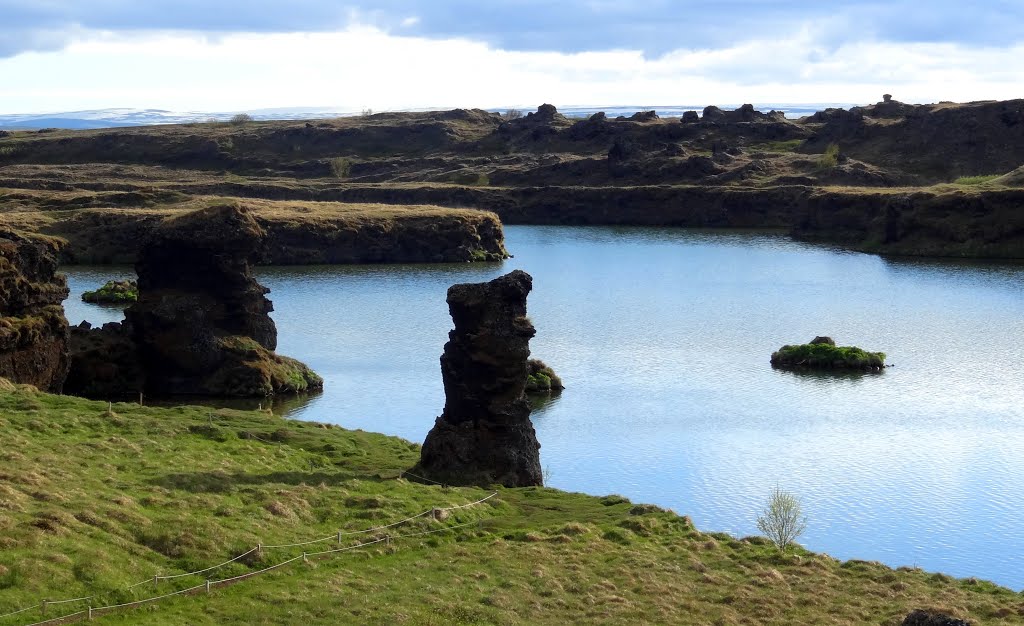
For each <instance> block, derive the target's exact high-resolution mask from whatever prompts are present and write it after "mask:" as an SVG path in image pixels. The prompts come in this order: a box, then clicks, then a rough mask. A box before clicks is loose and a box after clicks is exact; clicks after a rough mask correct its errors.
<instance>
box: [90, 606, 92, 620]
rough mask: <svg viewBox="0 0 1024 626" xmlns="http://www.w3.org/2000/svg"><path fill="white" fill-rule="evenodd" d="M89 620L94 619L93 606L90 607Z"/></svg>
mask: <svg viewBox="0 0 1024 626" xmlns="http://www.w3.org/2000/svg"><path fill="white" fill-rule="evenodd" d="M89 619H92V606H90V607H89Z"/></svg>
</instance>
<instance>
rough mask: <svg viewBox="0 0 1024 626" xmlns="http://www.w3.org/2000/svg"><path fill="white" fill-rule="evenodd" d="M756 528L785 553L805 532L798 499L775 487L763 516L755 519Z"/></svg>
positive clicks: (804, 519) (805, 527) (805, 517)
mask: <svg viewBox="0 0 1024 626" xmlns="http://www.w3.org/2000/svg"><path fill="white" fill-rule="evenodd" d="M757 528H758V530H760V531H761V532H763V533H764V534H765V536H766V537H768V538H769V539H771V540H772V543H774V544H775V545H776V546H777V547H778V548H779V550H781V551H785V550H786V548H788V547H789V545H790V544H792V543H793V542H794V541H796V538H797V537H799V536H800V535H802V534H803V533H804V531H805V530H807V516H806V515H804V514H803V508H802V507H801V505H800V499H799V498H797V497H796V496H794V495H793V494H791V493H789V492H787V491H783V490H782V489H780V488H779V487H775V490H774V491H773V492H772V495H770V496H769V497H768V503H767V504H766V505H765V507H764V514H763V515H761V516H759V517H758V518H757Z"/></svg>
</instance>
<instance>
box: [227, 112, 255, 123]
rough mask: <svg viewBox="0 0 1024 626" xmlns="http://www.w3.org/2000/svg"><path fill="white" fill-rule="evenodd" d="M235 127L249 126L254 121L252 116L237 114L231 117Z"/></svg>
mask: <svg viewBox="0 0 1024 626" xmlns="http://www.w3.org/2000/svg"><path fill="white" fill-rule="evenodd" d="M229 121H230V122H231V123H232V124H234V125H235V126H241V125H242V124H248V123H249V122H251V121H252V116H251V115H249V114H248V113H236V114H234V115H232V116H231V119H230V120H229Z"/></svg>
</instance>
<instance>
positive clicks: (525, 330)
mask: <svg viewBox="0 0 1024 626" xmlns="http://www.w3.org/2000/svg"><path fill="white" fill-rule="evenodd" d="M532 288H533V279H532V278H531V277H530V275H529V274H527V273H526V272H523V271H521V270H516V271H513V272H511V273H509V274H506V275H505V276H502V277H500V278H496V279H494V280H492V281H490V282H488V283H473V284H460V285H454V286H452V287H451V288H450V289H448V308H449V310H450V312H451V316H452V319H453V320H454V322H455V329H454V330H452V331H451V332H450V333H449V335H448V337H449V341H448V343H446V344H445V347H444V354H443V355H442V356H441V377H442V380H443V381H444V391H445V407H444V412H443V413H442V414H441V417H439V418H437V421H436V423H435V424H434V428H433V429H432V430H431V431H430V433H429V434H427V438H426V441H424V443H423V450H422V453H421V457H420V466H419V470H420V471H421V472H424V473H426V474H427V475H429V476H430V477H431V478H433V479H435V480H441V481H444V482H447V483H450V484H491V483H500V484H502V485H505V486H506V487H524V486H529V485H541V484H543V477H542V473H541V466H540V443H539V442H538V441H537V436H536V433H535V432H534V429H533V424H532V423H531V422H530V403H529V401H528V400H527V399H526V395H525V389H526V382H527V375H528V371H529V370H528V366H527V359H528V358H529V356H530V338H531V337H533V336H534V334H536V330H535V329H534V328H533V324H531V323H530V320H529V318H527V317H526V296H527V295H528V294H529V293H530V290H531V289H532Z"/></svg>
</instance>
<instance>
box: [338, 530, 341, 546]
mask: <svg viewBox="0 0 1024 626" xmlns="http://www.w3.org/2000/svg"><path fill="white" fill-rule="evenodd" d="M338 545H339V546H340V545H341V531H340V530H339V531H338Z"/></svg>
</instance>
